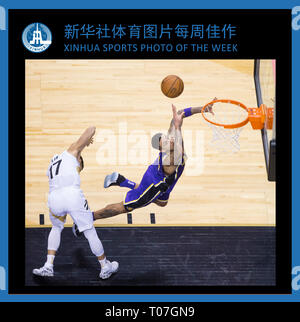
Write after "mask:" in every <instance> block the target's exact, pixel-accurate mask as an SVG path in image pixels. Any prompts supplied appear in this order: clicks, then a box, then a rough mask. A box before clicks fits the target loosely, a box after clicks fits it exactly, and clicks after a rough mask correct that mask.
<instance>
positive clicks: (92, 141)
mask: <svg viewBox="0 0 300 322" xmlns="http://www.w3.org/2000/svg"><path fill="white" fill-rule="evenodd" d="M93 143H94V138H93V137H91V139H90V142H89V143H88V144H87V145H86V146H89V145H90V144H93Z"/></svg>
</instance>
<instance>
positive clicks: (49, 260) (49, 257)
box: [45, 255, 55, 267]
mask: <svg viewBox="0 0 300 322" xmlns="http://www.w3.org/2000/svg"><path fill="white" fill-rule="evenodd" d="M54 258H55V255H47V262H46V263H45V266H47V267H53V262H54Z"/></svg>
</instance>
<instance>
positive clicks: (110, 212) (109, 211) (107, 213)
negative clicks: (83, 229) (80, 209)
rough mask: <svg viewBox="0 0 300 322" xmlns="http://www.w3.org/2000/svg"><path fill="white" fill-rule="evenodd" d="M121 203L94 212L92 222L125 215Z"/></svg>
mask: <svg viewBox="0 0 300 322" xmlns="http://www.w3.org/2000/svg"><path fill="white" fill-rule="evenodd" d="M126 212H127V210H126V209H125V207H124V204H123V202H119V203H115V204H111V205H107V206H106V207H104V208H102V209H100V210H96V211H94V213H93V214H94V220H98V219H104V218H109V217H114V216H117V215H120V214H124V213H126Z"/></svg>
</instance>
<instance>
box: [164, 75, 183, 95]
mask: <svg viewBox="0 0 300 322" xmlns="http://www.w3.org/2000/svg"><path fill="white" fill-rule="evenodd" d="M183 89H184V84H183V81H182V79H181V78H180V77H178V76H176V75H169V76H167V77H165V78H164V79H163V81H162V82H161V91H162V92H163V93H164V94H165V95H166V96H167V97H170V98H175V97H178V96H179V95H180V94H181V93H182V92H183Z"/></svg>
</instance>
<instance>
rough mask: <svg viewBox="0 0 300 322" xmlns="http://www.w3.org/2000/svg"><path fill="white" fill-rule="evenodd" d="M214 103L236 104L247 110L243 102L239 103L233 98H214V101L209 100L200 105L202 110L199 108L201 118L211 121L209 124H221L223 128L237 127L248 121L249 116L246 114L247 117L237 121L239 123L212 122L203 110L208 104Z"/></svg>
mask: <svg viewBox="0 0 300 322" xmlns="http://www.w3.org/2000/svg"><path fill="white" fill-rule="evenodd" d="M214 103H228V104H234V105H237V106H239V107H240V108H243V109H244V110H246V111H247V112H248V108H247V107H246V106H245V105H244V104H243V103H240V102H238V101H234V100H229V99H226V100H225V99H221V100H215V101H212V102H209V103H207V104H206V105H205V106H203V107H202V110H201V113H202V116H203V118H204V119H205V121H207V122H209V123H211V124H214V125H216V126H222V127H224V128H225V129H236V128H239V127H242V126H244V125H246V124H247V123H248V122H249V116H247V118H246V119H245V120H244V121H242V122H239V123H235V124H221V123H215V122H212V121H210V120H209V119H208V118H207V117H206V116H205V114H204V113H205V110H206V108H207V106H208V105H210V104H214Z"/></svg>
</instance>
